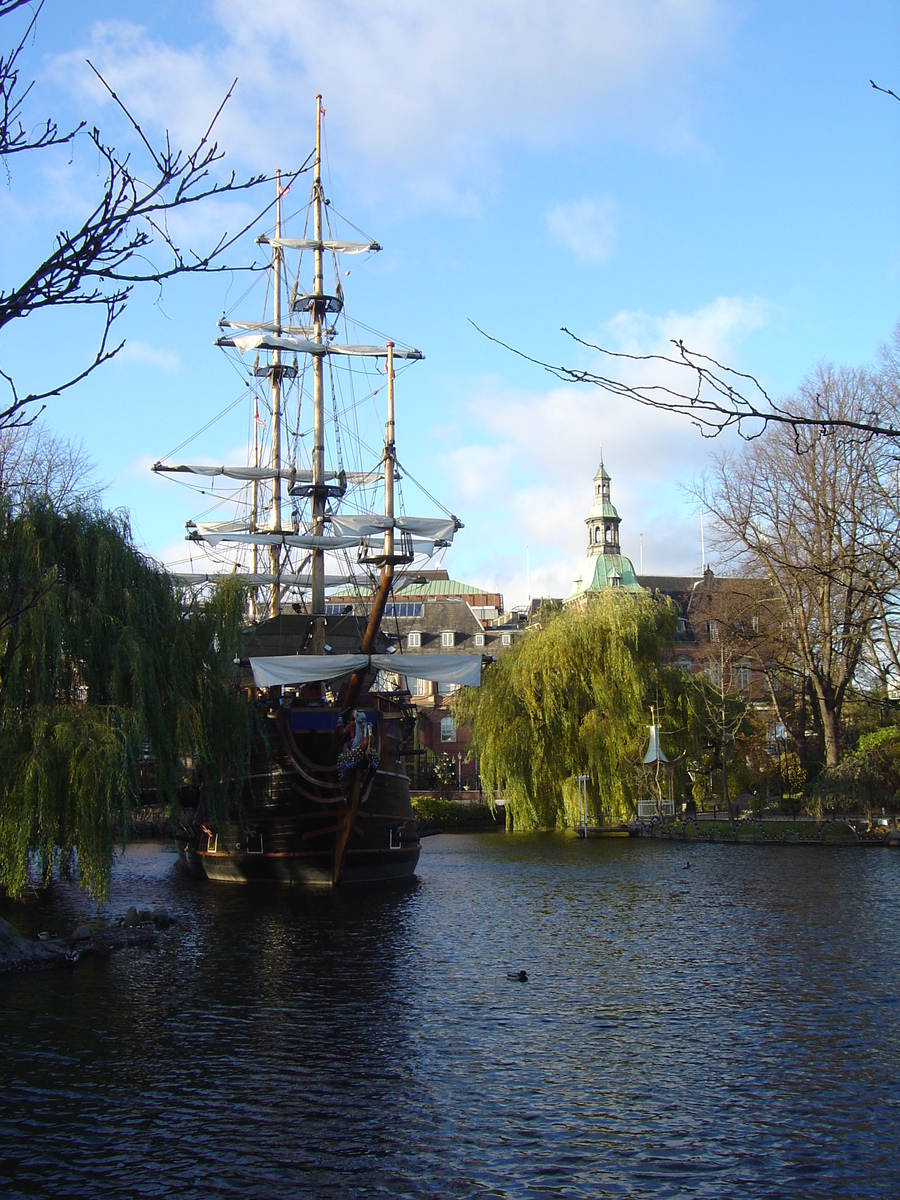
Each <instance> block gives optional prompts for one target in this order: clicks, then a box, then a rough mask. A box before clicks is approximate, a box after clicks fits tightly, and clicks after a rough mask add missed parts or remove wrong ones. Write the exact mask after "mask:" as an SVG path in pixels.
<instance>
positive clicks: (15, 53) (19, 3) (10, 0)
mask: <svg viewBox="0 0 900 1200" xmlns="http://www.w3.org/2000/svg"><path fill="white" fill-rule="evenodd" d="M26 3H29V0H0V18H2V17H7V16H9V15H10V14H11V13H13V12H15V11H16V9H18V8H23V7H24V6H25V4H26ZM43 7H44V0H39V3H38V5H37V7H36V8H35V9H34V10H33V12H32V14H31V20H30V21H29V22H28V25H27V27H26V29H25V32H24V33H23V34H22V36H21V37H20V38H19V40H18V42H17V43H16V44H15V45H14V46H13V48H12V50H10V51H9V53H8V54H3V55H0V157H2V158H4V159H5V158H7V157H8V156H9V155H10V154H20V153H22V151H24V150H42V149H44V148H45V147H47V146H59V145H61V144H62V143H64V142H70V141H71V140H72V138H73V137H74V136H75V134H76V133H78V132H79V131H80V130H81V129H83V128H84V122H83V121H82V122H81V123H80V124H79V125H77V126H76V127H75V128H74V129H71V130H69V132H68V133H60V132H59V127H58V126H57V124H56V122H55V121H51V120H50V119H49V118H48V119H47V120H46V121H44V123H43V124H42V125H39V126H38V128H37V131H36V132H35V133H33V134H29V133H28V131H27V130H26V128H25V126H24V125H23V124H22V105H23V104H24V102H25V100H26V98H27V96H28V93H29V92H30V91H31V89H32V87H33V83H29V84H26V85H24V86H23V87H20V86H19V67H18V61H19V55H20V54H21V53H22V51H23V49H24V48H25V43H26V42H27V41H28V40H29V38H30V37H31V36H32V35H33V33H34V27H35V24H36V22H37V19H38V17H39V16H40V12H41V9H42V8H43ZM7 170H8V168H7Z"/></svg>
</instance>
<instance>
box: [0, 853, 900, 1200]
mask: <svg viewBox="0 0 900 1200" xmlns="http://www.w3.org/2000/svg"><path fill="white" fill-rule="evenodd" d="M688 864H689V865H688ZM132 903H135V904H136V905H137V906H138V907H139V908H140V907H150V908H152V907H163V908H166V909H167V910H168V911H169V912H171V913H174V914H177V915H178V917H179V918H180V920H181V921H182V922H183V927H182V928H179V929H177V930H175V931H172V932H170V933H167V934H163V935H161V937H160V941H159V945H158V946H157V947H155V948H153V949H150V950H147V949H143V950H141V949H129V950H123V951H120V952H118V953H116V954H113V955H111V956H110V957H109V958H106V959H96V958H89V959H83V960H82V961H81V962H80V963H79V964H78V965H77V966H76V967H75V968H73V969H71V970H59V971H47V972H37V973H32V974H23V975H15V976H4V977H0V1011H2V1024H0V1029H2V1035H0V1036H2V1049H3V1053H2V1056H0V1190H2V1194H3V1195H4V1196H5V1197H14V1196H15V1197H18V1196H53V1197H76V1196H77V1197H85V1196H90V1197H107V1196H110V1197H113V1196H114V1197H118V1196H123V1197H125V1196H127V1197H172V1196H178V1197H179V1198H181V1200H187V1198H193V1197H210V1196H231V1195H234V1196H241V1197H245V1198H246V1197H266V1198H269V1197H294V1196H315V1197H323V1196H351V1197H356V1196H359V1197H388V1196H390V1197H406V1196H409V1197H443V1196H453V1197H468V1196H472V1197H475V1196H478V1197H481V1196H491V1197H542V1198H543V1197H550V1196H565V1197H606V1196H623V1197H625V1196H627V1197H634V1196H653V1197H686V1196H701V1197H716V1198H720V1197H756V1196H763V1197H779V1198H783V1197H823V1198H827V1200H837V1198H839V1197H848V1198H849V1197H853V1198H859V1197H885V1198H888V1197H890V1198H893V1197H896V1196H897V1195H900V1165H898V1159H897V1141H898V1134H900V1080H898V1070H897V1038H898V1017H900V979H898V965H897V962H898V956H897V930H898V927H900V853H896V852H893V851H887V850H869V851H861V850H852V849H826V848H815V849H813V848H806V847H757V846H746V847H741V846H702V845H683V844H670V843H662V842H652V841H646V840H645V841H629V840H627V839H597V840H589V841H588V842H583V841H580V840H576V839H573V838H569V837H563V836H560V835H534V836H530V835H529V836H522V835H519V836H507V835H504V834H486V835H468V836H459V837H456V836H454V837H451V836H443V837H435V838H431V839H429V840H428V841H427V842H426V843H425V845H424V847H423V853H422V858H421V860H420V864H419V877H418V879H417V880H416V881H414V882H412V883H411V884H409V885H404V886H402V887H393V888H385V889H382V890H375V891H371V890H370V891H352V890H344V891H336V892H330V891H319V892H316V891H312V892H310V891H307V892H304V891H300V890H293V891H291V890H286V889H285V890H281V889H271V890H268V889H266V890H248V889H243V888H236V887H228V886H223V885H210V884H203V883H200V882H197V881H193V880H189V879H186V878H184V877H182V876H181V875H180V874H179V873H178V872H177V870H176V866H175V859H174V855H173V854H172V853H171V850H170V848H169V847H168V846H165V845H160V844H148V843H143V844H136V845H133V846H131V847H129V848H128V850H127V852H126V853H125V854H124V856H123V857H121V858H120V860H119V861H118V863H117V865H116V869H115V874H114V880H113V890H112V895H111V898H110V900H109V901H108V902H107V903H106V904H105V905H104V906H102V911H103V912H105V913H107V914H110V915H118V914H121V913H124V912H125V910H126V909H127V907H128V906H129V905H130V904H132ZM95 911H96V907H95V906H93V905H91V904H90V903H89V902H88V901H87V900H86V899H85V898H84V897H83V896H81V895H80V894H79V893H78V892H77V890H76V889H73V888H69V887H66V886H64V885H60V886H58V887H55V888H54V889H53V890H52V894H51V895H50V896H48V897H47V898H45V899H44V900H42V901H40V902H37V901H35V902H32V903H31V904H29V905H27V906H25V908H24V909H22V910H19V911H18V912H16V911H12V912H7V913H6V915H7V917H11V919H13V920H14V921H15V923H16V924H17V925H19V927H20V928H22V929H23V930H26V929H27V930H28V931H30V932H36V931H37V930H38V929H39V928H43V929H49V930H51V931H52V932H62V931H65V930H68V929H70V928H71V927H72V925H73V924H75V923H76V922H77V921H78V920H80V919H81V918H82V917H83V915H84V914H88V915H91V914H93V913H94V912H95ZM519 970H525V971H526V972H527V974H528V977H529V978H528V982H525V983H520V982H517V981H513V980H510V979H508V978H507V971H519Z"/></svg>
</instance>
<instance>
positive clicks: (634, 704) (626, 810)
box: [456, 590, 693, 829]
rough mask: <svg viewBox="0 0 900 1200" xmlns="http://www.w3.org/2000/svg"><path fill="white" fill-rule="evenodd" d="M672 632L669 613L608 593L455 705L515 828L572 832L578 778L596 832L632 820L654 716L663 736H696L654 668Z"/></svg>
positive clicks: (526, 641)
mask: <svg viewBox="0 0 900 1200" xmlns="http://www.w3.org/2000/svg"><path fill="white" fill-rule="evenodd" d="M675 623H676V614H675V610H674V607H673V606H672V605H671V603H668V602H666V603H661V602H659V601H656V600H654V599H652V598H651V597H650V596H649V594H647V593H638V594H635V593H629V592H617V591H613V590H609V591H604V592H601V593H598V594H597V595H596V596H595V597H592V599H591V603H590V604H589V606H588V607H587V608H586V609H585V610H584V611H581V612H575V611H571V610H567V611H564V612H563V613H561V614H560V615H559V616H557V617H555V618H553V619H552V620H551V621H550V622H549V624H547V625H546V626H544V627H543V628H541V629H540V630H537V631H535V632H533V633H530V634H529V635H528V636H526V637H523V638H521V639H520V640H519V643H518V645H517V646H516V647H515V649H514V650H512V651H511V652H510V653H509V654H507V655H504V656H503V657H501V658H500V659H499V660H498V662H496V663H495V664H494V665H492V666H491V668H490V669H489V670H488V671H486V672H485V674H484V678H483V680H482V686H481V688H480V689H474V688H473V689H465V690H464V691H462V692H460V693H459V695H458V697H457V701H456V711H457V719H458V720H459V721H460V722H465V723H468V725H469V727H470V730H471V735H470V742H469V752H470V754H472V755H475V756H477V757H478V759H479V760H480V764H481V775H482V778H483V779H484V781H485V782H486V783H487V785H488V787H490V788H492V789H497V790H499V791H501V792H502V793H503V795H504V797H505V799H506V814H507V824H508V825H509V826H510V827H513V828H516V829H536V828H547V827H549V826H554V825H571V824H575V823H577V821H578V819H579V815H578V811H577V804H578V801H577V795H578V789H577V783H576V777H577V776H579V775H586V776H587V777H588V805H589V817H590V819H591V820H592V821H593V822H595V823H596V822H618V821H621V820H624V819H626V818H627V817H628V816H629V815H630V814H631V813H632V812H633V811H634V804H635V798H636V795H637V788H638V781H637V771H636V769H635V764H636V763H639V762H640V760H641V758H642V756H643V752H644V749H645V744H646V739H647V726H648V724H649V723H650V720H649V715H650V706H651V705H654V706H657V705H658V706H659V708H660V710H661V712H662V714H663V719H664V720H665V721H666V724H667V726H668V727H669V728H670V729H671V728H673V727H679V728H681V729H684V730H686V729H688V728H689V727H691V726H692V724H693V716H692V704H691V701H690V693H689V683H688V681H687V680H686V677H685V676H684V673H683V672H681V671H677V670H674V669H671V668H666V667H662V666H660V653H661V650H662V649H663V647H664V646H666V645H667V644H669V643H670V642H671V639H672V637H673V634H674V630H675Z"/></svg>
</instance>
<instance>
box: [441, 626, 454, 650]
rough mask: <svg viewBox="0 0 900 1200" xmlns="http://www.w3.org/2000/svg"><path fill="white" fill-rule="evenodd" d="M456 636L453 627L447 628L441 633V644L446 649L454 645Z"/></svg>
mask: <svg viewBox="0 0 900 1200" xmlns="http://www.w3.org/2000/svg"><path fill="white" fill-rule="evenodd" d="M454 641H455V638H454V636H453V630H452V629H445V630H444V631H443V633H442V634H441V646H443V647H444V648H445V649H446V648H449V647H450V646H452V645H453V643H454Z"/></svg>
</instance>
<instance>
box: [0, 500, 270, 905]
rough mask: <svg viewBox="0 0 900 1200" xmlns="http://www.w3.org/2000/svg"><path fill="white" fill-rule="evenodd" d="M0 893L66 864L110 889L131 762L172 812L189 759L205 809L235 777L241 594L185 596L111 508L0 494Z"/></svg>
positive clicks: (246, 729)
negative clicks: (146, 770)
mask: <svg viewBox="0 0 900 1200" xmlns="http://www.w3.org/2000/svg"><path fill="white" fill-rule="evenodd" d="M0 552H2V553H0V888H2V889H3V890H4V891H5V892H7V893H8V894H9V895H12V896H20V895H21V894H22V893H23V891H24V890H25V888H26V886H27V884H28V880H29V865H30V863H33V862H37V863H38V865H39V868H40V870H41V872H42V874H43V875H44V877H45V878H46V877H47V876H48V875H49V873H50V870H51V867H52V865H53V863H54V861H55V860H56V859H57V858H58V859H59V860H60V861H61V863H62V865H63V866H64V868H65V869H67V870H70V869H71V868H72V866H73V864H74V863H75V862H76V861H77V864H78V869H79V875H80V879H81V882H82V884H83V885H84V886H85V887H86V888H87V889H88V890H89V891H91V892H92V893H93V894H94V895H96V896H98V897H102V896H103V895H104V894H105V893H106V890H107V887H108V881H109V871H110V866H111V863H112V857H113V848H114V838H115V837H116V831H117V830H118V831H119V833H120V834H121V835H123V836H124V835H125V834H127V832H128V828H129V824H130V816H131V809H132V805H133V803H134V801H135V799H136V798H137V796H138V793H139V786H140V764H141V759H142V756H144V757H146V756H148V755H149V756H151V757H152V761H153V764H154V770H155V776H156V786H157V794H158V797H159V800H160V801H161V802H163V803H168V804H169V805H170V806H171V807H173V808H174V806H175V804H176V802H177V796H178V787H179V782H180V779H181V775H182V770H183V762H184V756H185V755H186V754H188V755H190V756H191V757H192V758H193V759H194V762H195V764H196V766H197V768H198V770H199V771H200V772H201V774H202V775H203V776H204V779H205V780H206V782H207V784H208V786H209V787H210V790H211V792H212V797H213V800H214V802H215V801H218V802H219V803H221V804H225V803H227V802H228V801H229V800H231V799H233V798H234V795H235V792H236V790H237V789H239V788H240V786H241V783H242V780H243V779H244V778H245V777H246V773H247V762H248V759H249V742H250V719H251V718H250V712H249V709H248V708H247V706H246V705H245V704H244V703H243V702H242V701H241V700H240V699H239V697H238V696H237V695H236V692H235V689H234V687H233V673H234V667H233V665H232V664H233V659H234V658H235V656H236V655H237V653H238V646H239V641H238V639H239V635H240V617H241V612H242V607H243V605H242V600H243V598H242V595H241V593H240V590H239V589H238V588H237V587H235V586H231V587H228V588H225V589H223V590H222V591H221V592H219V593H218V594H217V595H216V596H215V597H214V598H213V600H212V601H211V602H210V603H209V604H208V605H206V606H204V607H200V606H198V605H196V604H191V603H188V602H187V601H186V600H185V599H184V598H183V597H182V596H181V595H180V594H179V592H178V591H177V589H176V588H175V587H174V586H173V584H172V581H171V580H170V579H169V577H168V576H167V575H166V573H165V572H164V571H163V570H162V569H161V568H159V567H158V566H157V565H156V564H154V563H152V562H149V561H148V560H147V559H146V558H145V557H144V556H143V555H141V554H140V553H139V552H138V551H137V550H136V549H135V547H134V545H133V543H132V540H131V535H130V530H129V528H128V524H127V521H126V520H125V519H124V518H123V517H121V516H118V515H112V514H108V513H101V512H98V511H88V510H82V509H73V510H71V511H68V512H64V513H60V512H58V511H56V510H55V509H54V508H53V506H52V505H51V504H49V503H48V502H47V501H46V500H44V501H29V502H28V503H26V504H25V505H24V506H22V507H19V508H17V509H15V510H13V509H12V507H11V506H10V505H9V504H8V503H7V502H0Z"/></svg>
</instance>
